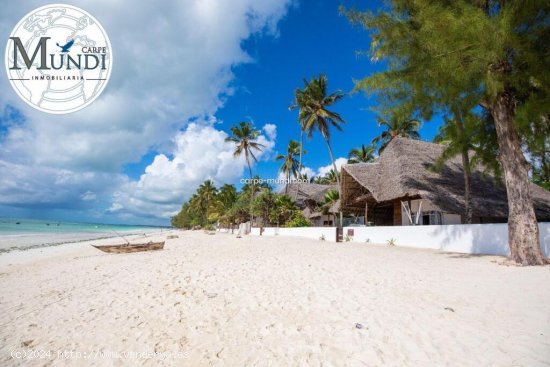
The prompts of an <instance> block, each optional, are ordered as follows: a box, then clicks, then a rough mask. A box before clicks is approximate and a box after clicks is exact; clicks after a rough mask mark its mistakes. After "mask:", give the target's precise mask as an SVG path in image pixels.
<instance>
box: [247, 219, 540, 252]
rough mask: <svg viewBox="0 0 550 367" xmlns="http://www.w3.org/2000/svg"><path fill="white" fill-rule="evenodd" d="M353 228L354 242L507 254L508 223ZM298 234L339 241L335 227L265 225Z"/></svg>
mask: <svg viewBox="0 0 550 367" xmlns="http://www.w3.org/2000/svg"><path fill="white" fill-rule="evenodd" d="M348 229H352V230H353V232H354V234H353V239H352V241H353V242H362V243H365V242H366V240H367V238H368V239H369V242H370V243H379V244H386V243H387V241H388V240H390V239H392V238H393V239H395V245H396V246H405V247H416V248H429V249H436V250H442V251H449V252H461V253H466V254H491V255H508V254H509V249H508V225H507V224H506V223H498V224H468V225H466V224H465V225H434V226H388V227H381V226H377V227H345V228H344V237H345V236H346V235H347V234H348ZM539 230H540V241H541V247H542V252H543V253H544V254H545V256H547V257H550V223H548V222H545V223H539ZM276 232H277V233H278V235H280V236H299V237H307V238H312V239H319V237H320V236H321V235H323V234H324V235H325V239H326V240H327V241H335V240H336V229H335V228H334V227H302V228H279V229H277V228H265V229H264V236H273V235H275V233H276ZM259 233H260V229H259V228H252V233H251V234H252V235H259Z"/></svg>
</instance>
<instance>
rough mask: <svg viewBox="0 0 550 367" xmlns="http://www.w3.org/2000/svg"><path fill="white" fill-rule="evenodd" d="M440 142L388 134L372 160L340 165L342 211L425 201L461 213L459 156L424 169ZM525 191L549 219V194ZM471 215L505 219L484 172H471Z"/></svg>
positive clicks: (501, 199) (499, 189) (499, 193)
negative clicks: (437, 167)
mask: <svg viewBox="0 0 550 367" xmlns="http://www.w3.org/2000/svg"><path fill="white" fill-rule="evenodd" d="M443 149H444V146H442V145H439V144H434V143H428V142H424V141H419V140H412V139H407V138H400V137H397V138H394V139H393V140H392V141H391V142H390V144H388V146H387V147H386V149H385V150H384V151H383V153H382V154H381V155H380V157H379V158H378V159H377V161H376V162H374V163H359V164H353V165H345V166H343V168H342V209H343V210H349V211H361V210H364V206H365V200H366V201H367V202H369V203H381V202H388V201H392V200H395V199H406V198H412V199H414V198H418V197H421V198H422V200H427V201H429V202H430V203H431V204H433V205H435V206H436V207H438V208H440V209H441V211H443V212H448V213H456V214H462V213H463V212H464V176H463V170H462V162H461V158H460V156H457V157H454V158H453V159H450V160H448V161H447V162H445V164H444V165H443V168H442V170H441V171H440V172H434V171H433V170H431V169H430V168H431V167H432V166H433V164H434V163H435V162H436V160H437V159H438V158H439V157H440V155H441V153H442V152H443ZM531 192H532V194H533V199H534V201H535V208H536V211H537V217H538V218H539V220H550V192H549V191H547V190H545V189H543V188H541V187H539V186H537V185H534V184H532V185H531ZM472 207H473V208H472V209H473V214H474V216H479V217H497V218H506V217H507V216H508V204H507V197H506V189H505V187H504V185H502V184H499V183H497V182H495V180H494V179H493V178H492V176H490V175H487V174H484V170H483V168H482V167H477V168H476V169H474V170H473V172H472Z"/></svg>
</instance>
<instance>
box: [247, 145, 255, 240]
mask: <svg viewBox="0 0 550 367" xmlns="http://www.w3.org/2000/svg"><path fill="white" fill-rule="evenodd" d="M246 163H247V164H248V173H249V174H250V185H251V186H250V229H251V230H252V222H253V221H254V214H253V213H252V204H253V201H254V182H252V181H253V179H252V167H251V166H250V159H249V158H248V154H246Z"/></svg>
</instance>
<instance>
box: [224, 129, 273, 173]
mask: <svg viewBox="0 0 550 367" xmlns="http://www.w3.org/2000/svg"><path fill="white" fill-rule="evenodd" d="M230 130H231V134H232V135H231V136H228V137H227V138H225V141H227V142H231V143H235V145H236V148H235V151H234V152H233V156H234V157H235V158H238V157H240V156H241V154H243V153H244V157H245V159H246V164H247V165H248V173H249V174H250V178H252V166H251V163H250V158H252V159H253V160H254V162H257V161H258V159H257V158H256V156H255V155H254V152H253V151H254V150H256V151H258V152H261V151H262V149H263V148H265V145H263V144H260V143H258V142H256V141H254V140H255V139H256V138H258V136H259V135H260V131H259V130H257V129H256V128H255V127H254V125H253V124H252V123H250V122H244V121H241V122H240V123H239V125H238V126H232V127H231V129H230Z"/></svg>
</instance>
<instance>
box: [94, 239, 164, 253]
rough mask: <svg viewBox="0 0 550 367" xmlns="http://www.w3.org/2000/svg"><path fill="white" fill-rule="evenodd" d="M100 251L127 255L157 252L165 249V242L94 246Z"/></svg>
mask: <svg viewBox="0 0 550 367" xmlns="http://www.w3.org/2000/svg"><path fill="white" fill-rule="evenodd" d="M92 246H93V247H95V248H96V249H98V250H101V251H103V252H109V253H114V254H126V253H129V252H140V251H156V250H162V249H163V248H164V241H162V242H147V243H132V244H130V243H128V244H123V245H102V246H94V245H92Z"/></svg>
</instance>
